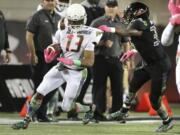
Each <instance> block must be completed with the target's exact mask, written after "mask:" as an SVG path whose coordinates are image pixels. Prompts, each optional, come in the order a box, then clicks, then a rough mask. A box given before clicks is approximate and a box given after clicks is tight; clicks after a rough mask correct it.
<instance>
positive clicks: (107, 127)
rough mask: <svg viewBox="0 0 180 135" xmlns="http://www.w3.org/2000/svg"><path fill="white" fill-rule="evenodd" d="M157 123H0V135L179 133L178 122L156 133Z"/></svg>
mask: <svg viewBox="0 0 180 135" xmlns="http://www.w3.org/2000/svg"><path fill="white" fill-rule="evenodd" d="M158 125H159V122H158V123H145V124H144V123H141V124H140V123H139V124H137V123H127V124H118V123H116V124H107V123H106V124H102V123H100V124H89V125H85V126H84V125H82V124H31V125H30V126H29V128H28V129H26V130H12V129H11V128H10V125H0V135H161V134H162V135H179V134H180V122H178V123H176V125H175V127H174V128H173V129H172V130H170V131H169V132H167V133H156V132H154V130H155V129H156V127H157V126H158Z"/></svg>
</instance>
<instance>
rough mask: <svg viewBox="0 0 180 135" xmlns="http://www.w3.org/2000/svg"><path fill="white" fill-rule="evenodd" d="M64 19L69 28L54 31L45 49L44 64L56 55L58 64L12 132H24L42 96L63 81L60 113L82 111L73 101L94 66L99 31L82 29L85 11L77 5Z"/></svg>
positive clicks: (13, 126)
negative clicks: (53, 40)
mask: <svg viewBox="0 0 180 135" xmlns="http://www.w3.org/2000/svg"><path fill="white" fill-rule="evenodd" d="M66 19H67V20H68V26H67V27H65V29H64V30H58V31H57V32H56V35H55V42H54V43H53V44H52V45H50V46H48V47H47V49H46V50H45V53H44V56H45V60H46V62H47V63H49V62H51V61H52V60H54V59H55V58H56V56H57V55H59V56H60V57H59V58H57V60H58V61H59V63H58V64H57V65H56V66H54V67H53V68H52V69H51V70H50V71H49V72H48V73H47V74H46V75H45V76H44V78H43V81H42V82H41V84H40V85H39V87H38V88H37V92H36V93H35V95H34V96H33V97H32V99H31V101H30V104H29V109H28V113H27V116H26V117H25V118H24V120H22V121H20V122H18V123H15V124H13V125H12V128H13V129H26V128H27V127H28V125H29V123H30V122H31V118H32V116H33V114H34V113H35V111H36V110H37V109H38V107H39V106H40V105H41V102H42V100H43V97H44V96H45V95H46V94H48V93H49V92H51V91H52V90H54V89H56V88H58V87H59V86H60V85H62V84H63V83H64V82H66V83H67V85H66V89H65V94H64V98H63V101H62V105H61V108H62V110H63V111H67V112H68V111H70V110H71V109H72V108H75V109H77V110H78V109H79V111H81V110H80V109H81V106H77V104H75V100H76V97H77V96H78V95H79V93H80V90H81V87H82V85H83V83H84V81H85V79H86V74H87V71H86V67H89V66H92V65H93V63H94V46H95V45H96V44H97V43H98V42H99V40H100V38H101V36H102V31H101V30H98V29H96V28H92V27H88V26H84V24H85V23H86V12H85V9H84V7H83V6H82V5H80V4H72V5H71V6H69V7H68V9H67V15H66ZM89 109H90V107H89Z"/></svg>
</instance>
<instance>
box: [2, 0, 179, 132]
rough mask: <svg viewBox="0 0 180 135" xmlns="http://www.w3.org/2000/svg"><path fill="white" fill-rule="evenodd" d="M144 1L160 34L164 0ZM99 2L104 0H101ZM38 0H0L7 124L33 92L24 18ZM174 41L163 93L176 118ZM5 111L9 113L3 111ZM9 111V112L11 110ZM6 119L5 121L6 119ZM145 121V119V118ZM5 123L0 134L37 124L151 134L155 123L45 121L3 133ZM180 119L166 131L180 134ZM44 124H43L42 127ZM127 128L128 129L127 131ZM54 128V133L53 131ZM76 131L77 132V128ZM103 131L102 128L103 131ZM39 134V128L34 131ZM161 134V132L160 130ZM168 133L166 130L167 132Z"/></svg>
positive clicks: (72, 129) (165, 13) (122, 1)
mask: <svg viewBox="0 0 180 135" xmlns="http://www.w3.org/2000/svg"><path fill="white" fill-rule="evenodd" d="M82 1H83V0H72V2H73V3H79V2H82ZM132 1H135V0H119V9H120V10H121V11H123V9H124V8H125V7H126V5H128V4H129V3H130V2H132ZM138 1H141V2H144V3H146V4H147V5H148V6H149V7H150V11H151V19H152V20H154V21H155V23H156V25H157V26H158V30H159V35H161V33H162V31H163V28H164V27H165V26H166V24H167V23H168V19H169V16H170V14H169V12H168V9H167V4H168V0H138ZM101 2H102V3H104V2H105V0H101ZM39 3H40V0H0V9H1V10H2V11H3V13H4V15H5V17H6V20H7V26H8V32H9V42H10V48H11V50H12V51H13V56H12V57H13V60H12V61H11V63H10V64H8V65H4V64H1V65H0V123H2V124H3V122H2V121H3V120H4V119H3V118H6V119H5V122H4V124H5V125H6V124H10V123H11V122H13V121H12V119H15V120H16V119H17V117H18V114H17V113H14V112H19V111H20V110H21V108H22V106H23V104H24V102H25V100H26V97H27V96H28V95H31V94H32V93H33V91H32V88H33V84H32V81H31V74H30V73H31V69H32V68H31V66H30V65H29V63H30V62H29V60H28V55H27V53H28V51H27V47H26V43H25V26H26V20H27V19H28V18H29V17H30V16H31V15H32V14H33V13H34V12H35V11H36V8H37V5H38V4H39ZM176 44H177V40H176V42H175V43H174V45H172V46H171V47H168V48H165V50H166V51H167V52H168V54H169V56H170V58H171V60H172V63H173V70H172V72H171V76H170V79H169V84H168V90H167V92H166V97H167V99H168V101H169V103H170V105H172V110H173V111H174V115H175V117H176V118H177V120H178V119H180V117H179V116H180V100H179V97H178V93H177V89H176V85H175V73H174V72H175V71H174V69H175V52H176ZM149 88H150V87H149V83H147V84H146V85H145V86H144V87H143V88H142V90H141V91H148V90H149ZM86 97H87V100H88V102H89V99H90V98H89V97H90V95H87V96H86ZM5 112H9V113H5ZM12 112H13V113H12ZM132 114H133V116H137V117H139V118H141V117H140V116H148V114H147V113H143V114H142V113H140V114H139V113H132ZM9 119H10V121H7V120H9ZM147 123H148V122H147ZM5 125H1V126H0V131H1V132H0V134H6V135H8V134H25V133H26V134H27V135H28V134H34V133H33V132H37V130H38V128H40V130H45V131H44V133H47V134H51V135H53V134H57V133H59V134H63V135H66V134H72V133H73V135H75V134H78V135H81V134H82V135H86V134H97V135H100V134H104V133H106V134H120V133H122V134H129V135H130V134H132V135H134V134H139V135H141V134H142V135H144V134H146V135H148V134H149V135H151V134H152V128H153V127H155V126H157V123H155V125H154V123H152V122H150V126H149V124H139V125H137V124H133V123H132V124H129V125H128V126H127V127H125V126H124V125H121V126H119V124H117V123H116V124H110V125H107V124H102V125H98V127H97V128H96V124H95V125H94V124H93V125H92V126H87V127H86V128H83V129H82V127H81V124H79V123H78V124H70V125H69V126H66V124H65V125H64V124H61V128H60V129H59V126H58V128H56V127H57V125H56V124H54V125H53V127H52V129H51V130H49V129H48V125H47V124H44V125H39V126H37V125H36V124H35V125H33V126H32V128H31V130H30V131H28V132H24V131H23V132H21V133H20V132H15V133H11V132H9V133H7V132H6V131H7V130H8V127H7V126H5ZM178 126H179V127H180V123H179V122H177V128H176V129H175V130H173V132H170V133H169V135H170V134H171V135H172V134H180V130H179V129H180V128H178ZM46 127H47V128H46ZM129 128H130V129H131V130H132V131H130V132H129ZM54 130H57V132H56V133H54V132H53V131H54ZM77 131H79V132H77ZM103 131H104V132H103ZM38 133H39V135H41V133H40V132H38ZM164 135H165V134H164ZM167 135H168V134H167Z"/></svg>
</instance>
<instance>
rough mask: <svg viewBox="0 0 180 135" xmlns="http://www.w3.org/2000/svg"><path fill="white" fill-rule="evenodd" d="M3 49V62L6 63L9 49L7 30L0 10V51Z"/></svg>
mask: <svg viewBox="0 0 180 135" xmlns="http://www.w3.org/2000/svg"><path fill="white" fill-rule="evenodd" d="M2 50H5V55H3V62H5V63H8V62H9V61H10V55H9V54H10V53H11V51H10V49H9V41H8V32H7V26H6V20H5V17H4V14H3V12H2V11H0V53H1V51H2Z"/></svg>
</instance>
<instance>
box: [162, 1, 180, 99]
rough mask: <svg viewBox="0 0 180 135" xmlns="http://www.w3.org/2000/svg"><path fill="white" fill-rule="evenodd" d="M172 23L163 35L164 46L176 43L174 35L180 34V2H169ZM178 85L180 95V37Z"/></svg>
mask: <svg viewBox="0 0 180 135" xmlns="http://www.w3.org/2000/svg"><path fill="white" fill-rule="evenodd" d="M168 8H169V11H170V13H171V18H170V22H169V23H168V25H167V26H166V28H165V29H164V31H163V33H162V38H161V42H162V44H163V45H164V46H170V45H171V44H172V43H173V41H174V35H175V34H178V35H179V34H180V3H179V0H169V4H168ZM176 85H177V89H178V92H179V95H180V36H179V44H178V47H177V52H176Z"/></svg>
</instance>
